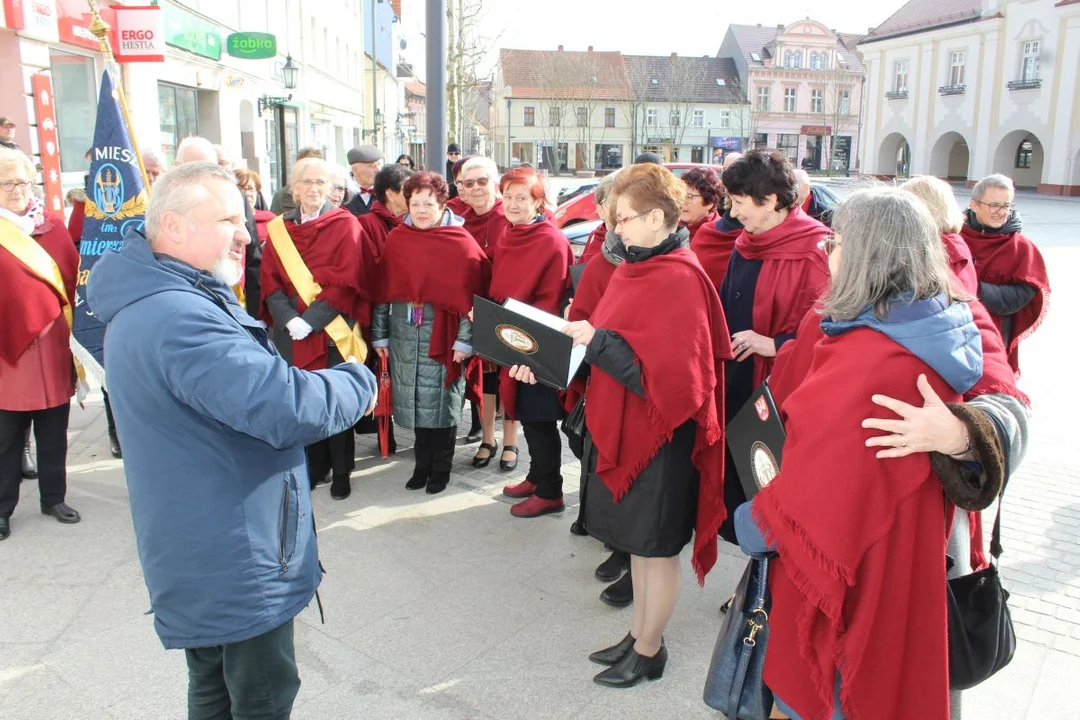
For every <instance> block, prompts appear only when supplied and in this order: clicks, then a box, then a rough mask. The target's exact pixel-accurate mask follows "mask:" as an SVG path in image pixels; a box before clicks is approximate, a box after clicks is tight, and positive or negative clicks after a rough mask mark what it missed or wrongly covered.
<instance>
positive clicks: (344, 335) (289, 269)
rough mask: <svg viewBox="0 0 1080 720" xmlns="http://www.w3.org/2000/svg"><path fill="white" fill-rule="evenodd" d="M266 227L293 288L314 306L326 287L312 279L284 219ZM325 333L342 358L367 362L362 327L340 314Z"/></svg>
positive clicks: (278, 218) (273, 221) (277, 219)
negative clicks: (351, 322)
mask: <svg viewBox="0 0 1080 720" xmlns="http://www.w3.org/2000/svg"><path fill="white" fill-rule="evenodd" d="M266 227H267V230H268V231H269V233H270V242H271V243H273V245H274V250H275V251H276V252H277V254H278V257H279V258H281V265H282V267H284V268H285V274H286V275H288V276H289V280H290V282H292V284H293V287H294V288H296V292H297V293H299V295H300V299H301V300H303V301H304V303H305V304H306V305H308V306H310V305H311V303H312V302H314V301H315V298H316V297H317V296H318V295H319V293H321V292H322V287H321V286H320V285H319V283H317V282H315V278H313V277H312V276H311V271H310V270H308V268H307V265H305V264H304V261H303V259H302V258H301V257H300V253H299V252H298V251H297V249H296V245H294V244H293V241H292V238H291V237H289V231H288V230H286V229H285V221H284V220H283V219H282V218H281V216H278V217H276V218H274V219H273V220H271V221H270V222H269V224H268V225H267V226H266ZM324 330H325V331H326V334H327V335H329V336H330V339H331V340H333V341H334V345H336V346H337V349H338V352H340V353H341V357H342V358H344V359H345V360H348V359H349V358H350V357H353V358H356V360H357V361H358V362H361V363H363V362H364V361H366V360H367V344H366V343H365V342H364V340H363V338H361V337H360V327H359V326H354V327H352V328H350V327H349V324H348V323H347V322H345V319H344V318H343V317H341V315H338V316H337V317H336V318H334V319H333V321H331V322H330V324H329V325H327V326H326V327H325V328H324Z"/></svg>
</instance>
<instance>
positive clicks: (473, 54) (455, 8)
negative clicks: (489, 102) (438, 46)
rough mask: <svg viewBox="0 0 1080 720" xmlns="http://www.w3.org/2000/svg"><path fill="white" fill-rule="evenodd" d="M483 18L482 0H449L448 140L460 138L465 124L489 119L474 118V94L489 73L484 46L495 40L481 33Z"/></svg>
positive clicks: (447, 12) (453, 140)
mask: <svg viewBox="0 0 1080 720" xmlns="http://www.w3.org/2000/svg"><path fill="white" fill-rule="evenodd" d="M483 18H484V0H448V2H447V4H446V19H447V23H448V24H447V31H448V35H447V38H448V42H447V48H446V50H447V53H446V114H447V124H446V130H447V136H448V140H450V141H452V142H457V141H461V140H463V139H464V138H463V136H462V133H463V132H464V129H465V127H467V126H469V125H472V124H474V123H475V122H477V121H480V122H483V123H484V124H487V123H488V119H487V118H477V117H475V115H476V109H475V106H476V103H475V102H470V96H471V97H475V94H476V88H477V85H478V84H479V83H480V78H484V77H488V76H489V75H490V74H491V73H490V72H486V73H485V72H483V71H482V68H480V63H481V61H482V60H483V58H484V55H485V53H486V51H487V48H489V47H491V46H492V45H493V44H494V43H496V42H497V41H498V36H495V37H487V36H484V35H482V34H481V32H480V26H481V23H482V21H483Z"/></svg>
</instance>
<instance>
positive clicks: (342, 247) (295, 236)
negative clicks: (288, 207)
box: [259, 208, 373, 370]
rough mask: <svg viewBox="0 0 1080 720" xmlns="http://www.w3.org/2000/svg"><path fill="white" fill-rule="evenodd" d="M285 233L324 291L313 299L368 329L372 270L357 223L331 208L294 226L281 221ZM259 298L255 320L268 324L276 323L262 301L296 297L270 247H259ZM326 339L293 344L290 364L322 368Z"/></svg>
mask: <svg viewBox="0 0 1080 720" xmlns="http://www.w3.org/2000/svg"><path fill="white" fill-rule="evenodd" d="M285 229H286V231H288V233H289V237H291V238H292V241H293V244H294V245H296V250H297V251H298V252H299V253H300V257H301V259H303V261H304V264H305V265H306V266H307V268H308V270H310V271H311V275H312V277H314V278H315V282H317V283H318V284H319V285H320V286H321V287H322V292H320V293H319V294H318V295H317V296H316V298H315V299H316V300H322V301H323V302H325V303H326V304H327V305H329V306H330V307H332V308H334V309H335V310H337V311H338V312H339V313H341V314H342V315H343V316H344V317H345V318H347V319H348V320H355V321H356V322H358V323H359V324H360V326H361V327H362V328H366V327H369V326H370V325H371V300H372V294H371V292H370V288H371V282H370V277H371V273H372V272H373V268H371V267H368V263H365V262H364V255H365V249H364V243H365V240H364V236H363V231H362V230H361V229H360V223H359V222H357V220H356V217H355V216H354V215H353V214H352V213H350V212H349V211H348V210H345V209H343V208H334V209H333V210H331V211H330V212H328V213H325V214H323V215H320V216H319V217H317V218H315V219H314V220H309V221H308V222H306V223H304V224H303V225H297V224H296V223H295V222H293V221H292V220H286V221H285ZM260 277H261V279H262V298H261V301H260V307H259V318H260V319H262V320H264V321H265V322H266V324H267V325H271V326H272V325H273V324H274V319H273V317H272V316H271V315H270V310H269V308H268V307H267V305H266V298H268V297H270V296H271V295H272V294H273V293H275V292H277V291H278V290H281V291H282V292H284V293H285V294H286V295H287V296H288V297H289V298H290V299H291V298H296V297H297V292H296V288H295V287H293V284H292V281H290V280H289V277H288V275H286V274H285V268H284V267H283V266H282V264H281V259H280V258H279V257H278V254H277V250H275V249H274V243H273V242H268V243H266V245H265V246H264V247H263V257H262V270H261V275H260ZM297 306H298V307H297V309H298V310H299V312H301V313H302V312H304V311H305V310H307V305H306V304H305V303H304V301H303V300H298V301H297ZM327 343H328V338H327V336H326V334H325V333H323V332H317V333H316V332H313V333H311V334H310V335H308V336H307V337H306V338H304V339H303V340H300V341H295V340H294V341H293V364H294V365H295V366H296V367H299V368H304V369H305V370H318V369H321V368H325V367H326V358H327V352H326V349H327Z"/></svg>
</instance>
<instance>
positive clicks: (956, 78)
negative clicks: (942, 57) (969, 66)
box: [949, 51, 965, 87]
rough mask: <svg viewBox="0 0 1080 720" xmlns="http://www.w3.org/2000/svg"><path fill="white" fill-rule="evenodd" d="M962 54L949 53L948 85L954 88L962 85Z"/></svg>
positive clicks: (963, 56) (963, 58) (963, 54)
mask: <svg viewBox="0 0 1080 720" xmlns="http://www.w3.org/2000/svg"><path fill="white" fill-rule="evenodd" d="M964 60H965V53H964V52H962V51H961V52H954V53H949V85H951V86H953V87H956V86H957V85H963V84H964Z"/></svg>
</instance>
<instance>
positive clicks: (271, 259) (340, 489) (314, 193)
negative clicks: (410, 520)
mask: <svg viewBox="0 0 1080 720" xmlns="http://www.w3.org/2000/svg"><path fill="white" fill-rule="evenodd" d="M291 179H292V183H291V184H292V191H293V197H294V198H296V200H297V207H296V209H294V210H290V211H289V212H287V213H285V215H284V216H283V226H284V231H285V233H287V236H288V239H290V240H291V241H292V244H293V245H294V246H295V247H296V250H297V252H298V253H299V255H300V259H301V260H302V261H303V263H304V265H305V266H306V267H307V269H308V270H309V271H310V273H311V275H312V277H314V279H315V282H316V283H317V284H318V285H319V287H321V288H322V289H321V291H320V292H319V294H318V295H317V296H316V297H315V299H314V300H312V302H311V304H310V305H308V304H307V303H306V302H305V301H304V300H303V298H301V297H300V296H299V293H298V292H297V289H296V286H295V285H294V283H293V278H291V277H290V275H289V272H288V271H287V269H286V267H285V263H284V262H283V261H282V259H281V253H280V252H279V251H278V249H277V247H276V243H275V240H274V234H273V233H274V227H275V226H274V224H273V223H271V224H270V226H269V228H270V233H271V234H270V240H269V241H267V243H266V245H265V247H264V248H263V261H262V269H261V278H262V307H261V308H260V312H259V317H260V318H261V319H262V320H264V321H266V323H267V324H268V325H269V326H270V327H271V328H273V330H274V334H273V340H274V343H275V345H277V347H278V349H279V350H281V353H282V356H284V357H285V358H286V359H288V360H289V361H290V362H291V363H292V364H293V365H295V366H296V367H298V368H303V369H305V370H320V369H323V368H328V367H333V366H334V365H338V364H340V363H342V362H344V361H345V360H346V359H347V358H343V357H341V353H340V352H339V351H338V348H337V346H336V345H335V344H334V342H333V341H332V340H331V339H330V337H329V336H328V335H327V334H326V333H325V332H324V330H325V328H326V326H327V325H329V324H330V323H331V322H334V320H335V319H336V318H338V317H339V316H340V317H342V318H343V319H344V320H345V322H347V323H348V324H349V325H350V326H352V325H355V324H357V323H359V324H360V327H361V328H365V327H368V326H369V325H370V324H371V300H372V297H371V295H370V294H369V293H370V288H369V287H365V285H364V283H363V282H362V280H361V279H362V278H363V277H365V276H366V275H367V273H369V272H370V271H369V270H367V269H365V268H364V260H363V257H364V248H363V243H364V238H363V232H362V231H361V229H360V224H359V223H358V222H357V221H356V218H355V217H354V216H353V214H352V213H350V212H349V211H347V210H344V209H342V208H336V207H334V205H333V203H331V202H330V200H329V198H328V196H329V193H330V168H329V166H328V165H327V163H326V161H325V160H322V159H321V158H304V159H303V160H300V161H299V162H297V163H296V166H295V167H294V168H293V171H292V178H291ZM354 450H355V437H354V435H353V430H352V428H350V429H348V430H346V431H345V432H342V433H338V434H337V435H334V436H332V437H330V438H328V439H327V440H322V441H320V442H317V443H315V444H313V445H309V446H308V448H307V452H308V473H309V475H310V480H311V486H312V487H315V486H316V485H319V484H322V483H323V482H325V479H326V475H327V473H330V474H331V477H332V483H331V486H330V496H331V497H332V498H334V499H335V500H344V499H345V498H347V497H349V494H350V493H352V483H351V481H350V479H349V476H350V475H351V474H352V471H353V469H354V468H355V467H356V462H355V460H354Z"/></svg>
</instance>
